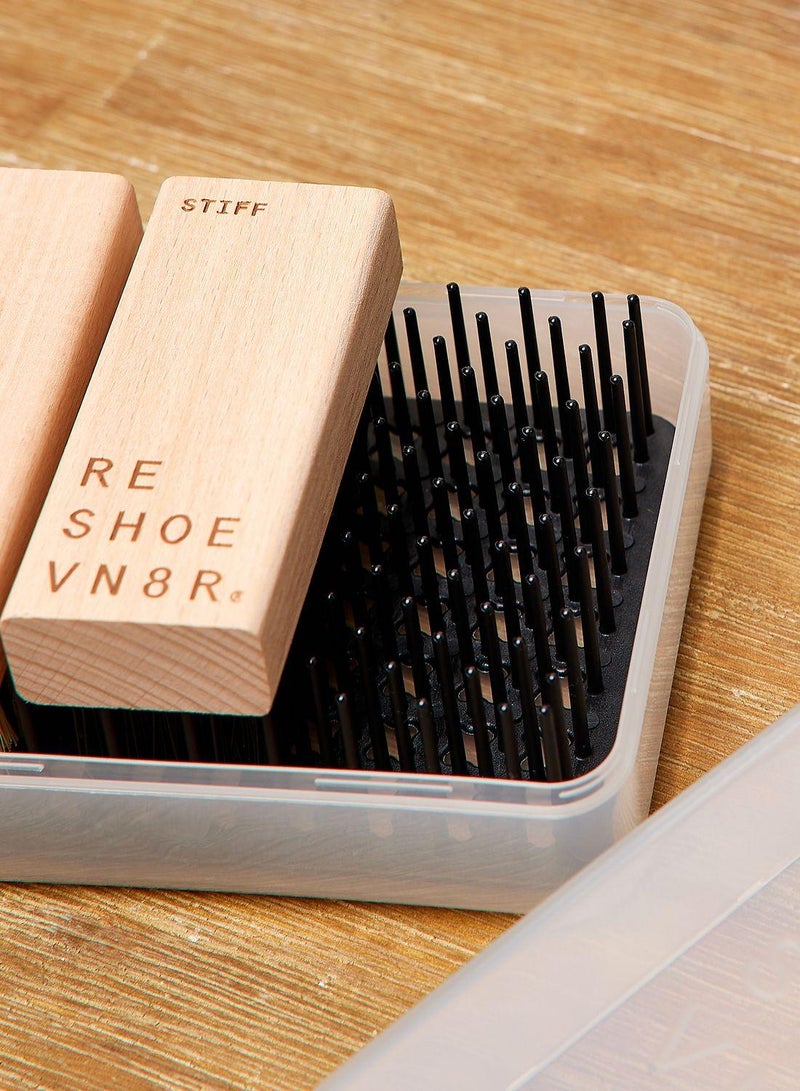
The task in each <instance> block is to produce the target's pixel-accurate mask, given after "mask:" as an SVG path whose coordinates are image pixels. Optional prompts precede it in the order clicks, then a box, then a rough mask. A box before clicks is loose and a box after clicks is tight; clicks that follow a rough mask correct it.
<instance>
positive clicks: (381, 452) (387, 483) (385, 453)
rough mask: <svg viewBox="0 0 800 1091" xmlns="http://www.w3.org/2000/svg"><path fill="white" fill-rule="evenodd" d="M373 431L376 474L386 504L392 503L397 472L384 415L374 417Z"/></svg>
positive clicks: (394, 495)
mask: <svg viewBox="0 0 800 1091" xmlns="http://www.w3.org/2000/svg"><path fill="white" fill-rule="evenodd" d="M372 427H373V431H374V433H375V447H376V449H377V452H378V475H379V478H380V485H381V488H382V489H383V495H384V496H385V497H386V502H387V504H394V503H395V502H396V501H397V500H398V492H397V473H396V470H395V464H394V454H393V453H392V435H391V431H390V429H389V422H388V421H387V420H386V418H385V417H376V418H375V420H374V421H373V425H372Z"/></svg>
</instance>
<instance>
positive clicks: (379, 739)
mask: <svg viewBox="0 0 800 1091" xmlns="http://www.w3.org/2000/svg"><path fill="white" fill-rule="evenodd" d="M356 650H357V654H358V666H359V671H360V674H361V693H362V696H363V699H364V709H365V711H366V714H367V729H368V731H369V737H370V741H371V743H372V759H373V761H374V763H375V768H376V769H382V770H384V771H386V770H389V769H391V767H392V763H391V762H390V760H389V748H388V746H387V745H386V731H385V729H384V726H383V719H382V717H381V707H380V698H379V697H378V688H377V683H376V677H377V672H376V670H375V664H374V661H373V656H372V645H371V642H370V637H369V634H368V632H367V630H366V629H365V628H364V626H363V625H361V626H359V627H358V628H357V629H356Z"/></svg>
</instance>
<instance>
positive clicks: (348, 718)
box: [268, 693, 361, 769]
mask: <svg viewBox="0 0 800 1091" xmlns="http://www.w3.org/2000/svg"><path fill="white" fill-rule="evenodd" d="M336 714H337V715H338V717H339V730H340V731H341V735H342V744H343V746H344V764H345V766H346V767H347V768H348V769H360V768H361V761H360V759H359V756H358V738H357V736H356V730H355V725H354V724H353V716H352V712H351V709H350V699H349V698H348V696H347V694H346V693H337V695H336ZM268 749H269V746H268Z"/></svg>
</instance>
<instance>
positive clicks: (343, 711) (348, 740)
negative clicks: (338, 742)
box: [336, 693, 361, 769]
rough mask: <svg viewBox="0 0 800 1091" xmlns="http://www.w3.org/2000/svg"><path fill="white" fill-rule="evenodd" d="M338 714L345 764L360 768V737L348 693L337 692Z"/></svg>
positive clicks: (350, 767) (352, 767) (349, 766)
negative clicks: (357, 733)
mask: <svg viewBox="0 0 800 1091" xmlns="http://www.w3.org/2000/svg"><path fill="white" fill-rule="evenodd" d="M336 714H337V716H338V717H339V731H340V732H341V736H342V745H343V747H344V764H345V766H346V767H347V768H348V769H360V768H361V761H360V759H359V756H358V737H357V735H356V729H355V724H354V723H353V715H352V710H351V708H350V699H349V697H348V696H347V694H346V693H337V694H336Z"/></svg>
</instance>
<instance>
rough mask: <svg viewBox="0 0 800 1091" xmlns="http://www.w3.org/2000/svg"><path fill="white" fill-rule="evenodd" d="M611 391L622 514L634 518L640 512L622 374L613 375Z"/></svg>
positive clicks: (627, 517)
mask: <svg viewBox="0 0 800 1091" xmlns="http://www.w3.org/2000/svg"><path fill="white" fill-rule="evenodd" d="M611 391H612V396H613V398H614V415H615V417H616V420H617V460H618V462H619V483H620V489H621V491H622V514H623V515H624V516H625V518H626V519H634V518H635V517H636V516H637V515H638V514H639V502H638V500H637V499H636V479H635V477H634V474H633V454H632V453H631V437H630V433H629V431H628V414H627V412H626V410H625V384H624V383H623V381H622V376H621V375H612V376H611Z"/></svg>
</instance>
